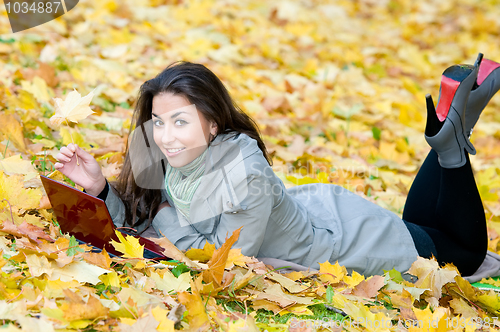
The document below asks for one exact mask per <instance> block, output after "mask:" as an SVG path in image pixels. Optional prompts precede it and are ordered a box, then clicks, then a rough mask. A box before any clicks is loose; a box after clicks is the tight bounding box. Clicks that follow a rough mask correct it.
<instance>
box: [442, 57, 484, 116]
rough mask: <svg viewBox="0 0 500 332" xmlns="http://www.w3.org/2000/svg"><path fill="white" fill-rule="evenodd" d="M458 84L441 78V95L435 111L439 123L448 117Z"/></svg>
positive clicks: (446, 78) (447, 78) (452, 80)
mask: <svg viewBox="0 0 500 332" xmlns="http://www.w3.org/2000/svg"><path fill="white" fill-rule="evenodd" d="M481 66H482V64H481ZM460 83H461V82H458V81H455V80H454V79H451V78H449V77H446V76H444V75H443V76H441V95H440V97H439V102H438V106H437V109H436V115H437V117H438V119H439V121H441V122H443V121H444V120H445V119H446V117H447V116H448V112H449V111H450V107H451V102H452V101H453V97H455V92H457V89H458V87H459V86H460Z"/></svg>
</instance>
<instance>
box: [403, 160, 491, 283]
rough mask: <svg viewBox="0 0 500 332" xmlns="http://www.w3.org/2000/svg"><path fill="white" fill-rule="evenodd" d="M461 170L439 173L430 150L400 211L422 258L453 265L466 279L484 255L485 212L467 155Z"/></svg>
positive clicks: (439, 168)
mask: <svg viewBox="0 0 500 332" xmlns="http://www.w3.org/2000/svg"><path fill="white" fill-rule="evenodd" d="M465 155H466V158H467V162H466V164H465V165H464V166H462V167H459V168H452V169H447V168H442V167H441V166H440V165H439V162H438V157H437V153H436V152H435V151H434V150H431V151H430V152H429V154H428V156H427V158H426V159H425V161H424V163H423V164H422V166H421V167H420V169H419V171H418V173H417V176H416V177H415V180H414V181H413V184H412V185H411V188H410V191H409V193H408V198H407V200H406V203H405V207H404V211H403V220H404V221H405V224H406V226H407V227H408V230H409V231H410V234H411V235H412V237H413V241H414V242H415V247H416V249H417V251H418V253H419V255H420V256H422V257H426V258H430V257H431V256H432V255H434V257H436V259H437V261H438V262H439V264H440V265H441V264H445V263H453V264H454V265H455V266H456V267H457V268H458V270H459V271H460V273H461V274H462V275H464V276H467V275H471V274H473V273H474V272H475V271H476V270H477V268H478V267H479V265H481V263H482V262H483V260H484V257H485V256H486V251H487V249H488V237H487V229H486V217H485V214H484V207H483V203H482V201H481V197H480V196H479V192H478V190H477V186H476V181H475V180H474V175H473V173H472V168H471V165H470V161H469V155H468V153H467V152H466V153H465Z"/></svg>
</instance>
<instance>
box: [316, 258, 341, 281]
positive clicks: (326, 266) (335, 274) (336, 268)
mask: <svg viewBox="0 0 500 332" xmlns="http://www.w3.org/2000/svg"><path fill="white" fill-rule="evenodd" d="M319 273H320V276H319V278H320V279H321V281H323V282H327V281H330V282H331V283H337V282H339V281H341V280H342V278H344V276H345V275H346V274H347V270H346V268H345V266H340V265H339V262H336V263H335V264H333V265H332V264H331V263H330V262H328V261H326V262H324V263H319Z"/></svg>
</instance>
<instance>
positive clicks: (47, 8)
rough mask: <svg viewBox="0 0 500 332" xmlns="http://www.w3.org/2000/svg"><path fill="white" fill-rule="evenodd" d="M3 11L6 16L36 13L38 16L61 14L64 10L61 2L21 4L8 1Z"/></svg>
mask: <svg viewBox="0 0 500 332" xmlns="http://www.w3.org/2000/svg"><path fill="white" fill-rule="evenodd" d="M5 9H6V10H7V13H8V14H11V13H15V14H19V13H23V14H27V13H33V14H35V13H38V14H52V13H63V12H64V9H63V7H62V5H61V1H34V2H31V1H30V2H21V1H10V2H6V3H5Z"/></svg>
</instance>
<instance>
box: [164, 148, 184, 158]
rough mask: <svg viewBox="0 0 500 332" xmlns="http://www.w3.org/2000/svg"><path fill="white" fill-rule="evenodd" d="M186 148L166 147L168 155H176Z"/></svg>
mask: <svg viewBox="0 0 500 332" xmlns="http://www.w3.org/2000/svg"><path fill="white" fill-rule="evenodd" d="M184 149H185V148H180V149H165V151H167V155H168V156H174V155H176V154H178V153H179V152H181V151H183V150H184Z"/></svg>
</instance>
